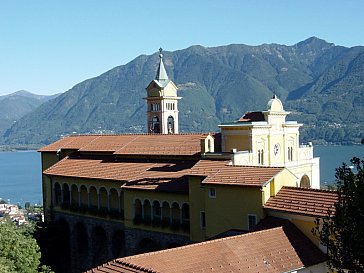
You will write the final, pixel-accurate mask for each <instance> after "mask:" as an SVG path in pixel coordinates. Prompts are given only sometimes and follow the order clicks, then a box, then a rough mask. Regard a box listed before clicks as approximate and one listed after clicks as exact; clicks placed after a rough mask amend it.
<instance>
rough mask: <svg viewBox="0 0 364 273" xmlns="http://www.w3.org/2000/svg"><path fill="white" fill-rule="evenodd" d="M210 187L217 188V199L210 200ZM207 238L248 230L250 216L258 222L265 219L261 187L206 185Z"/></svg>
mask: <svg viewBox="0 0 364 273" xmlns="http://www.w3.org/2000/svg"><path fill="white" fill-rule="evenodd" d="M210 187H215V188H216V198H210V197H209V196H208V191H209V188H210ZM205 210H206V237H208V238H209V237H212V236H215V235H217V234H219V233H222V232H225V231H228V230H230V229H244V230H248V214H255V215H256V216H257V222H259V220H260V219H261V218H263V209H262V192H261V190H260V188H259V187H241V186H220V185H219V186H210V185H205Z"/></svg>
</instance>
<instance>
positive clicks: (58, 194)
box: [54, 183, 62, 205]
mask: <svg viewBox="0 0 364 273" xmlns="http://www.w3.org/2000/svg"><path fill="white" fill-rule="evenodd" d="M54 202H55V205H60V204H61V203H62V191H61V186H60V185H59V184H58V183H56V184H55V185H54Z"/></svg>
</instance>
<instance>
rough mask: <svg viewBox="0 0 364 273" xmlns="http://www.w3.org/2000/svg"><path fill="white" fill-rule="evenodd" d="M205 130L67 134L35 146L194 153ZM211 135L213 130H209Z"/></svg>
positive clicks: (123, 152) (52, 149) (131, 152)
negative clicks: (165, 132)
mask: <svg viewBox="0 0 364 273" xmlns="http://www.w3.org/2000/svg"><path fill="white" fill-rule="evenodd" d="M207 135H208V134H205V133H196V134H176V135H159V134H156V135H148V134H125V135H79V136H68V137H65V138H63V139H60V140H58V141H56V142H54V143H52V144H50V145H48V146H45V147H43V148H41V149H39V151H40V152H56V151H57V150H59V149H73V150H79V151H84V152H112V153H115V154H120V155H182V156H184V155H188V156H191V155H198V154H199V153H200V152H201V144H200V141H201V139H202V138H205V137H206V136H207ZM212 136H214V134H212Z"/></svg>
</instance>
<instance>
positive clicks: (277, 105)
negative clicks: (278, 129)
mask: <svg viewBox="0 0 364 273" xmlns="http://www.w3.org/2000/svg"><path fill="white" fill-rule="evenodd" d="M267 110H268V111H274V112H281V111H284V110H283V104H282V102H281V100H280V99H278V98H277V96H276V95H274V96H273V98H272V99H270V100H269V101H268V105H267Z"/></svg>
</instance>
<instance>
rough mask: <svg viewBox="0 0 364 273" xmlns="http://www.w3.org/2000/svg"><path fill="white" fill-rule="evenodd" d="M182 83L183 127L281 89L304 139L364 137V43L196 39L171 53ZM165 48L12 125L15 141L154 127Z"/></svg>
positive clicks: (224, 115) (171, 68)
mask: <svg viewBox="0 0 364 273" xmlns="http://www.w3.org/2000/svg"><path fill="white" fill-rule="evenodd" d="M163 60H164V64H165V67H166V69H167V73H168V75H169V77H170V78H171V79H172V80H173V81H174V82H175V83H176V84H177V86H178V88H179V96H181V97H183V98H182V100H181V101H180V104H179V110H180V130H181V131H182V132H197V131H218V127H217V125H218V124H219V123H220V122H224V121H232V120H236V119H238V118H239V117H240V116H242V115H243V114H244V113H245V112H246V111H251V110H262V109H265V107H266V103H267V101H268V100H269V98H270V97H271V96H272V95H273V94H277V95H278V97H279V98H280V99H281V100H282V101H283V102H284V106H285V109H286V110H288V111H291V112H292V114H291V115H290V119H293V120H298V121H299V122H302V123H304V125H305V126H304V128H303V130H302V134H301V139H302V140H303V141H310V140H313V141H314V142H315V143H327V142H333V143H342V144H345V143H359V142H360V140H361V139H362V138H363V137H364V133H363V132H364V125H363V122H362V121H361V118H362V117H363V114H364V98H363V94H364V47H362V46H358V47H353V48H346V47H342V46H335V45H334V44H331V43H327V42H325V41H323V40H320V39H318V38H314V37H313V38H309V39H307V40H305V41H302V42H300V43H298V44H295V45H293V46H285V45H278V44H264V45H260V46H247V45H228V46H220V47H213V48H207V47H202V46H191V47H189V48H187V49H183V50H178V51H174V52H164V59H163ZM157 65H158V53H155V54H153V55H151V56H146V55H141V56H139V57H137V58H135V59H134V60H133V61H131V62H130V63H128V64H126V65H121V66H118V67H115V68H113V69H111V70H110V71H108V72H106V73H104V74H102V75H100V76H98V77H96V78H92V79H88V80H86V81H84V82H81V83H79V84H77V85H76V86H74V87H73V88H72V89H70V90H69V91H67V92H65V93H63V94H62V95H60V96H59V97H57V98H56V99H54V100H51V101H48V102H46V103H44V104H42V105H41V106H40V107H39V108H37V109H36V110H35V111H33V112H31V113H29V114H28V115H26V116H25V117H23V118H22V119H20V120H19V121H18V122H16V123H15V124H14V125H13V126H12V127H11V128H10V129H8V130H7V131H6V132H5V134H4V136H3V142H4V143H7V144H35V143H36V144H40V145H42V144H47V143H49V142H51V141H54V140H56V139H58V138H60V137H61V136H63V135H66V134H72V133H133V132H146V125H145V124H146V114H145V113H146V103H145V100H143V98H144V97H145V96H146V91H145V87H146V86H147V85H148V83H149V82H150V81H151V80H152V79H153V78H154V77H155V73H156V70H157Z"/></svg>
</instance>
